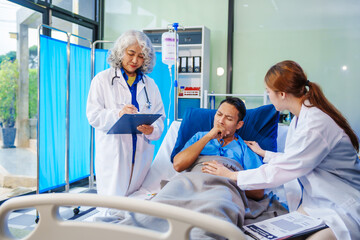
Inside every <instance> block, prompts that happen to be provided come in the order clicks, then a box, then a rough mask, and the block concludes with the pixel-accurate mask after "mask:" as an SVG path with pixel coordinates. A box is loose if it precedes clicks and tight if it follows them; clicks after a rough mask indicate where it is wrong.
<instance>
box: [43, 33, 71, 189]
mask: <svg viewBox="0 0 360 240" xmlns="http://www.w3.org/2000/svg"><path fill="white" fill-rule="evenodd" d="M66 46H67V43H66V42H63V41H59V40H55V39H52V38H49V37H47V36H43V35H41V36H40V74H39V82H40V84H39V91H40V95H39V143H38V144H39V163H38V164H39V166H38V168H39V192H40V193H41V192H45V191H47V190H50V189H53V188H56V187H60V186H64V185H65V132H66V121H65V119H66V74H67V71H66V69H67V56H66Z"/></svg>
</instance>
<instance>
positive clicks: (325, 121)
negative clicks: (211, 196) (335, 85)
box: [203, 61, 360, 240]
mask: <svg viewBox="0 0 360 240" xmlns="http://www.w3.org/2000/svg"><path fill="white" fill-rule="evenodd" d="M265 84H266V89H267V91H268V94H269V98H270V100H271V102H272V103H273V104H274V106H275V107H276V109H277V110H278V111H283V110H289V111H290V112H291V113H292V114H294V118H293V119H292V121H291V124H290V126H289V130H288V134H287V138H286V143H285V149H284V153H274V152H269V151H264V150H263V149H261V148H260V147H259V145H258V144H257V143H256V142H247V144H248V146H249V147H250V148H251V149H252V150H253V151H254V152H256V153H257V154H259V155H260V156H262V157H264V163H265V164H264V165H262V166H260V167H259V168H257V169H251V170H246V171H240V172H231V171H229V170H227V168H225V167H223V166H221V165H219V164H218V163H208V164H207V165H206V166H204V167H203V172H206V173H210V174H216V175H221V176H225V177H229V178H231V179H233V180H235V181H237V184H238V186H239V187H240V188H241V189H243V190H253V189H262V188H272V187H277V186H280V185H282V184H285V183H287V182H289V181H291V180H294V179H298V181H299V183H300V186H301V188H299V189H301V190H300V193H299V195H300V197H299V198H298V199H297V200H295V199H294V200H293V201H290V202H288V204H289V208H290V211H292V210H298V211H300V212H301V213H303V214H307V215H310V216H313V217H317V218H321V219H323V220H324V221H325V223H326V224H327V225H328V226H329V228H327V229H324V230H321V231H319V232H317V233H315V234H313V235H311V236H310V237H309V239H326V240H329V239H341V240H347V239H353V240H355V239H360V162H359V158H358V156H357V153H358V151H359V140H358V137H357V136H356V134H355V133H354V131H353V130H352V129H351V127H350V125H349V123H348V122H347V120H346V119H345V118H344V117H343V116H342V115H341V113H340V112H339V111H338V110H337V109H336V108H335V107H334V106H333V105H332V104H331V103H330V102H329V101H328V100H327V99H326V98H325V96H324V94H323V92H322V91H321V89H320V87H319V86H318V85H317V84H316V83H314V82H310V81H309V80H307V77H306V75H305V73H304V71H303V70H302V68H301V67H300V66H299V65H298V64H297V63H295V62H293V61H283V62H280V63H278V64H276V65H274V66H273V67H271V68H270V70H269V71H268V72H267V74H266V76H265ZM285 190H286V187H285Z"/></svg>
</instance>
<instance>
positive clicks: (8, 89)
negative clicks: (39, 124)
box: [0, 59, 19, 127]
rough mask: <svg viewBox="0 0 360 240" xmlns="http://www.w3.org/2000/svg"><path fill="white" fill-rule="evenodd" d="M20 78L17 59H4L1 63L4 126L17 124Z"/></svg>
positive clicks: (0, 109) (0, 99)
mask: <svg viewBox="0 0 360 240" xmlns="http://www.w3.org/2000/svg"><path fill="white" fill-rule="evenodd" d="M18 78H19V71H18V66H17V61H16V60H15V61H11V60H9V59H4V60H3V61H2V62H1V64H0V121H1V122H2V124H3V127H13V126H14V125H15V119H16V94H17V87H18V84H17V83H18Z"/></svg>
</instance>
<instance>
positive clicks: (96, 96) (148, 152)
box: [86, 30, 165, 196]
mask: <svg viewBox="0 0 360 240" xmlns="http://www.w3.org/2000/svg"><path fill="white" fill-rule="evenodd" d="M108 63H109V64H110V66H111V68H109V69H107V70H104V71H102V72H100V73H99V74H97V75H96V76H95V77H94V79H93V80H92V82H91V86H90V91H89V96H88V101H87V108H86V114H87V118H88V120H89V123H90V125H91V126H93V127H94V129H95V172H96V187H97V192H98V194H101V195H109V196H128V195H130V194H131V193H133V192H135V191H136V190H138V189H139V187H140V186H141V184H142V183H143V180H144V178H145V176H146V174H147V172H148V170H149V168H150V164H151V162H152V159H153V154H154V145H153V144H151V140H157V139H159V138H160V136H161V134H162V131H163V129H164V123H163V121H164V118H165V113H164V106H163V103H162V100H161V95H160V92H159V89H158V87H157V85H156V84H155V82H154V80H153V79H151V78H150V77H148V76H146V75H145V74H146V73H150V72H151V71H152V69H153V67H154V65H155V51H154V49H153V47H152V44H151V41H150V39H149V38H148V37H147V36H146V35H145V34H144V33H143V32H140V31H134V30H131V31H128V32H125V33H124V34H122V35H121V36H120V37H119V38H118V39H117V40H116V42H115V44H114V46H113V48H112V49H111V50H110V55H109V56H108ZM138 112H139V113H152V114H162V116H161V117H160V118H159V119H158V120H156V121H155V122H154V123H153V124H152V125H141V126H139V127H138V128H137V129H138V130H139V131H140V132H142V134H106V133H107V132H108V131H109V129H110V128H111V127H112V126H113V125H114V124H115V122H116V121H117V120H118V119H119V118H120V117H121V116H122V115H123V114H133V113H138Z"/></svg>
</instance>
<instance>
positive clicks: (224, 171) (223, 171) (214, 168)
mask: <svg viewBox="0 0 360 240" xmlns="http://www.w3.org/2000/svg"><path fill="white" fill-rule="evenodd" d="M203 165H204V166H203V167H202V168H201V171H202V172H203V173H209V174H212V175H217V176H222V177H227V178H230V179H231V180H233V181H237V172H233V171H231V170H229V169H228V168H227V167H225V166H224V165H222V164H220V163H218V162H217V161H209V162H204V163H203Z"/></svg>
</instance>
